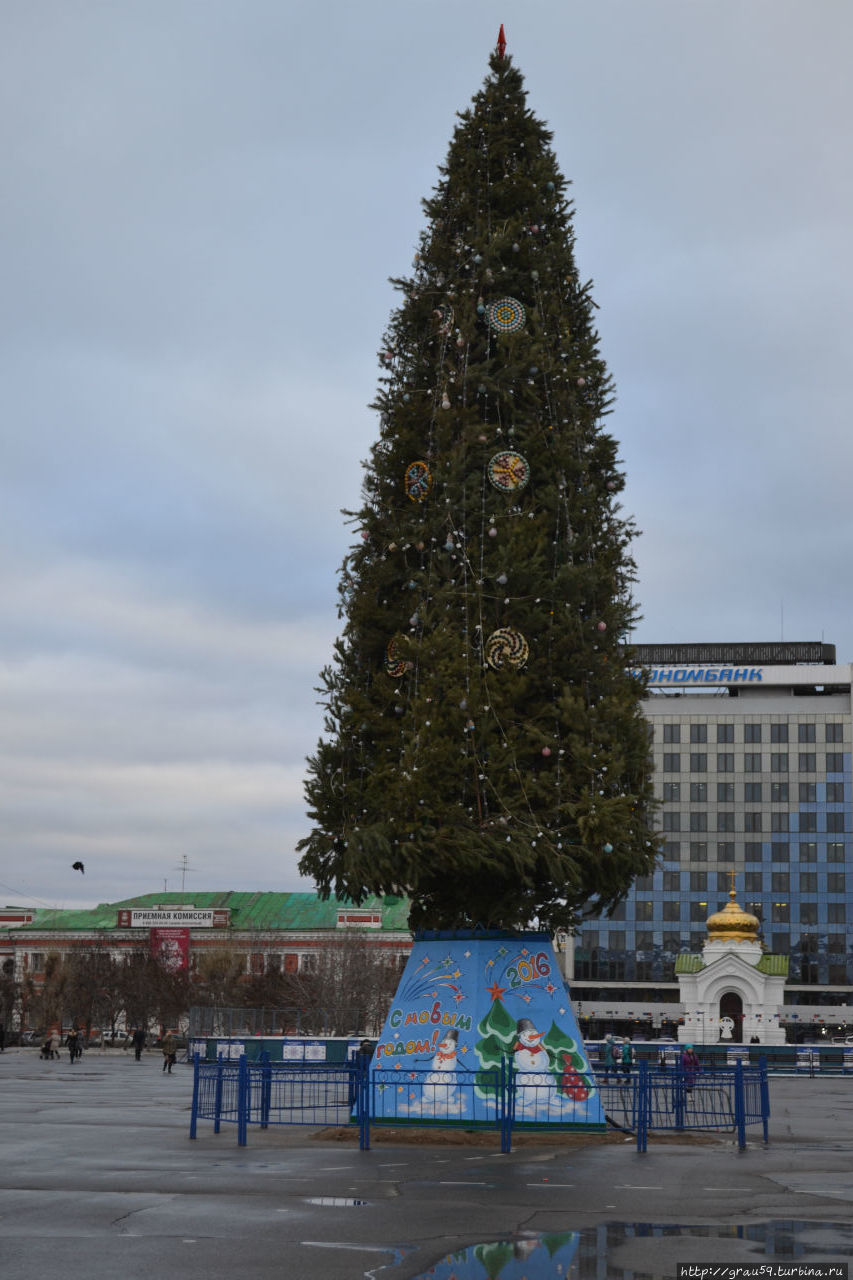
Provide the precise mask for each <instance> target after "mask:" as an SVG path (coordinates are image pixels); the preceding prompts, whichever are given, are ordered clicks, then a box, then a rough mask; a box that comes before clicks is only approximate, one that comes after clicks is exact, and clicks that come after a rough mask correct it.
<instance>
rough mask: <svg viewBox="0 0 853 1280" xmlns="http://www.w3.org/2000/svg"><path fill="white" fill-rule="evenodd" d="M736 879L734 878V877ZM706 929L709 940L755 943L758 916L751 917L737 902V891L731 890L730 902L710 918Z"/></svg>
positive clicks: (732, 888)
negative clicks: (725, 939) (727, 939)
mask: <svg viewBox="0 0 853 1280" xmlns="http://www.w3.org/2000/svg"><path fill="white" fill-rule="evenodd" d="M732 878H733V879H734V877H732ZM706 927H707V929H708V937H709V938H718V939H722V938H729V939H730V940H731V941H732V942H754V941H755V938H756V935H757V933H758V928H759V921H758V917H757V916H753V915H750V913H749V912H748V911H744V909H743V907H740V906H738V904H737V903H736V902H735V890H734V885H732V887H731V889H730V890H729V901H728V902H727V903H726V905H725V906H724V907H723V909H722V911H715V912H714V914H713V915H711V916H708V919H707V922H706Z"/></svg>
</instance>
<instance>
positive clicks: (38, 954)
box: [29, 951, 45, 973]
mask: <svg viewBox="0 0 853 1280" xmlns="http://www.w3.org/2000/svg"><path fill="white" fill-rule="evenodd" d="M44 957H45V953H44V952H43V951H31V952H30V965H29V967H30V970H31V971H32V972H33V973H44V965H45V958H44Z"/></svg>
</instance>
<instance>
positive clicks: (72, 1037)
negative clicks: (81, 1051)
mask: <svg viewBox="0 0 853 1280" xmlns="http://www.w3.org/2000/svg"><path fill="white" fill-rule="evenodd" d="M78 1042H79V1036H78V1035H77V1032H76V1031H75V1030H74V1028H73V1027H72V1028H71V1030H70V1031H69V1032H68V1035H67V1036H66V1037H65V1047H66V1049H67V1050H68V1054H69V1057H70V1059H71V1062H72V1063H74V1062H76V1061H77V1045H78Z"/></svg>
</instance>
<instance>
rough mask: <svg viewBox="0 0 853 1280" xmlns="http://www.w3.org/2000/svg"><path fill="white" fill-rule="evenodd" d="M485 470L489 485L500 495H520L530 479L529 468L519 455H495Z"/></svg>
mask: <svg viewBox="0 0 853 1280" xmlns="http://www.w3.org/2000/svg"><path fill="white" fill-rule="evenodd" d="M487 470H488V475H489V480H490V482H491V484H492V485H493V486H494V488H495V489H499V490H500V492H501V493H520V492H521V490H522V489H523V488H524V487H525V485H526V484H527V482H528V480H529V479H530V466H529V464H528V462H527V459H526V458H523V457H522V456H521V454H520V453H512V452H509V451H506V452H503V453H496V454H495V456H494V457H493V458H490V459H489V465H488V468H487Z"/></svg>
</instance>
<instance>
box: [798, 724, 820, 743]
mask: <svg viewBox="0 0 853 1280" xmlns="http://www.w3.org/2000/svg"><path fill="white" fill-rule="evenodd" d="M814 741H816V738H815V726H814V725H813V724H798V725H797V742H814Z"/></svg>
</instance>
